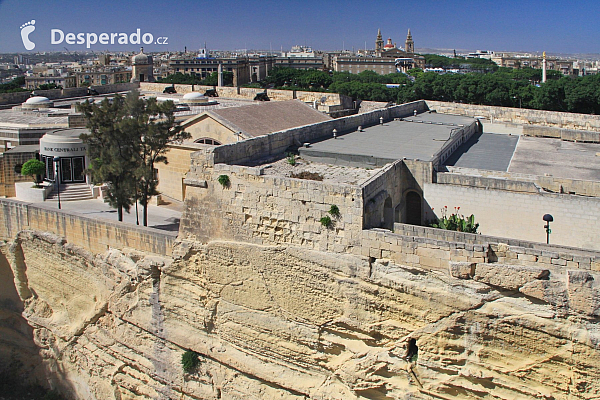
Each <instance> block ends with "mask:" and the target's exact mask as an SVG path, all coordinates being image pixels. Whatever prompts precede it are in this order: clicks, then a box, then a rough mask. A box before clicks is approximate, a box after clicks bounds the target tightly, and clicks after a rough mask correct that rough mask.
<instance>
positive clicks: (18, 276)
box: [0, 232, 600, 399]
mask: <svg viewBox="0 0 600 400" xmlns="http://www.w3.org/2000/svg"><path fill="white" fill-rule="evenodd" d="M2 250H3V253H2V254H3V256H2V257H0V277H1V278H2V280H1V282H0V285H2V286H1V287H0V289H2V290H1V291H0V305H2V310H1V314H0V315H1V316H2V318H1V319H0V320H1V321H2V323H1V325H0V355H1V356H2V361H1V362H2V364H3V365H0V367H2V368H5V367H6V366H7V365H8V364H9V363H11V362H12V364H11V365H13V366H14V365H18V364H19V363H21V365H22V366H23V369H22V370H23V371H24V373H25V372H26V376H27V377H28V378H30V379H37V380H39V381H44V382H50V384H51V385H52V386H53V387H57V388H59V389H60V390H61V391H62V392H63V393H70V396H71V397H72V398H77V399H133V398H136V399H137V398H147V399H219V398H223V399H271V398H276V399H306V398H310V399H352V398H371V399H396V398H398V399H404V398H415V399H419V398H423V399H429V398H442V399H444V398H489V399H515V398H546V399H569V398H583V399H594V398H598V397H600V383H599V382H600V368H599V367H598V366H599V365H600V351H599V349H600V331H599V330H598V314H599V304H598V298H599V296H598V286H597V282H598V280H599V279H600V274H597V273H593V272H590V271H565V270H563V271H550V270H538V269H535V270H534V269H532V268H520V269H515V268H514V267H511V266H503V265H493V264H485V265H484V264H471V263H469V264H468V265H466V264H465V265H454V266H453V265H451V267H450V272H451V273H450V275H445V274H441V273H433V272H428V271H425V270H421V269H416V268H414V267H410V268H409V267H402V266H398V265H393V264H391V263H388V262H386V261H385V260H378V261H374V260H373V259H369V258H361V257H356V256H343V255H339V254H335V255H334V254H327V253H320V252H316V251H307V250H305V249H301V248H296V247H263V246H257V245H249V244H241V243H231V242H213V243H208V244H205V245H201V244H198V243H194V242H180V243H179V244H178V245H177V246H176V248H175V249H174V256H173V258H160V257H155V256H147V255H144V254H140V253H138V252H135V251H117V250H110V251H107V252H106V253H104V254H99V255H93V254H91V253H88V252H86V251H84V250H82V249H80V248H76V247H74V246H71V245H69V244H68V243H65V242H64V241H63V240H61V239H60V238H58V237H56V236H52V235H48V234H41V233H38V232H21V233H20V234H19V236H18V237H17V238H15V240H14V242H12V243H10V244H7V245H5V246H4V248H3V249H2ZM452 271H454V273H453V272H452ZM452 275H456V276H457V277H454V276H452ZM13 283H14V284H13ZM409 338H414V339H416V340H417V345H418V347H419V355H418V361H417V362H416V363H415V364H414V365H413V367H412V371H413V372H412V373H411V372H409V371H410V369H407V368H408V366H409V364H408V363H407V362H406V361H404V354H405V349H406V344H407V342H408V339H409ZM186 350H192V351H195V352H197V353H198V354H199V360H200V363H199V366H198V368H197V370H196V371H194V372H192V373H184V372H183V370H182V365H181V357H182V354H183V353H184V352H185V351H186ZM32 371H33V372H32ZM24 376H25V375H24Z"/></svg>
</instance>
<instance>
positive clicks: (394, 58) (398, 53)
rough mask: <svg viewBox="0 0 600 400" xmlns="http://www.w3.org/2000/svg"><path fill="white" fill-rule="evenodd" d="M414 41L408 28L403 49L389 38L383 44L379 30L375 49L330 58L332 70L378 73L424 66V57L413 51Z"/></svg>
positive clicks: (389, 72)
mask: <svg viewBox="0 0 600 400" xmlns="http://www.w3.org/2000/svg"><path fill="white" fill-rule="evenodd" d="M414 48H415V43H414V40H413V38H412V34H411V33H410V29H409V30H408V34H407V36H406V42H405V49H406V50H402V49H399V48H398V47H397V46H396V44H394V43H392V39H391V38H389V39H388V40H387V43H386V44H385V45H384V42H383V37H382V35H381V30H379V31H378V32H377V38H376V40H375V50H374V51H370V52H369V51H367V52H364V53H362V55H361V54H358V55H338V56H334V57H333V60H332V67H333V70H334V71H338V72H350V73H355V74H357V73H360V72H363V71H375V72H377V73H378V74H380V75H387V74H391V73H394V72H406V71H408V70H410V69H413V68H425V57H423V56H420V55H418V54H415V53H414Z"/></svg>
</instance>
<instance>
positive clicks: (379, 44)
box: [375, 29, 383, 54]
mask: <svg viewBox="0 0 600 400" xmlns="http://www.w3.org/2000/svg"><path fill="white" fill-rule="evenodd" d="M382 51H383V37H382V36H381V29H379V30H377V40H375V52H376V53H378V54H380V53H381V52H382Z"/></svg>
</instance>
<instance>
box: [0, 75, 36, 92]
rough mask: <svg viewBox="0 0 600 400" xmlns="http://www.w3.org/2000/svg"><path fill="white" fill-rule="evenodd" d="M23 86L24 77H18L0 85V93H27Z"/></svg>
mask: <svg viewBox="0 0 600 400" xmlns="http://www.w3.org/2000/svg"><path fill="white" fill-rule="evenodd" d="M24 85H25V77H24V76H19V77H17V78H15V79H13V80H12V81H10V82H8V83H3V84H0V93H14V92H29V90H27V89H23V88H22V86H24Z"/></svg>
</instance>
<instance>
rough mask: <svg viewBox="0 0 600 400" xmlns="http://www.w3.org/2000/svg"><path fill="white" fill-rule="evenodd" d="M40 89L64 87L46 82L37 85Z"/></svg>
mask: <svg viewBox="0 0 600 400" xmlns="http://www.w3.org/2000/svg"><path fill="white" fill-rule="evenodd" d="M37 88H38V89H39V90H50V89H62V88H63V87H62V86H60V85H57V84H56V83H44V84H41V85H39V86H38V87H37Z"/></svg>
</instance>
